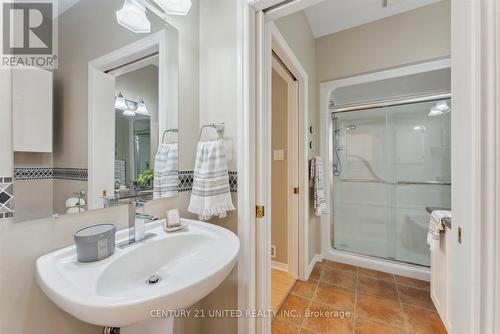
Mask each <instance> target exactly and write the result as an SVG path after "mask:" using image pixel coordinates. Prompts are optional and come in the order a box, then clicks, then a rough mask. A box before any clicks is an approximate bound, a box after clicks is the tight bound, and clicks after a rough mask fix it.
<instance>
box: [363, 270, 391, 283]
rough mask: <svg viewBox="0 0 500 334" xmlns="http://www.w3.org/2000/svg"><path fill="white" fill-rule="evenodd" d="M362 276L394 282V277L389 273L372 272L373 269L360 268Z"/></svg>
mask: <svg viewBox="0 0 500 334" xmlns="http://www.w3.org/2000/svg"><path fill="white" fill-rule="evenodd" d="M358 273H359V274H360V275H363V276H369V277H373V278H379V279H385V280H387V281H394V276H393V275H392V274H389V273H384V272H382V271H377V270H372V269H367V268H361V267H359V272H358Z"/></svg>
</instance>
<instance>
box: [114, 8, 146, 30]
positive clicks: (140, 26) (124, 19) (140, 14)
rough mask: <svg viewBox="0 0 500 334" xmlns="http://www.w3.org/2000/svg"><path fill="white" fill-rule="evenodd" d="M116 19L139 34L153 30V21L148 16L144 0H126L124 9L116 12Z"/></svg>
mask: <svg viewBox="0 0 500 334" xmlns="http://www.w3.org/2000/svg"><path fill="white" fill-rule="evenodd" d="M116 20H117V21H118V23H119V24H120V25H122V26H123V27H125V28H127V29H128V30H130V31H132V32H135V33H139V34H147V33H150V32H151V22H149V20H148V18H147V17H146V6H145V5H144V1H143V0H125V3H124V4H123V7H122V9H120V10H119V11H117V12H116Z"/></svg>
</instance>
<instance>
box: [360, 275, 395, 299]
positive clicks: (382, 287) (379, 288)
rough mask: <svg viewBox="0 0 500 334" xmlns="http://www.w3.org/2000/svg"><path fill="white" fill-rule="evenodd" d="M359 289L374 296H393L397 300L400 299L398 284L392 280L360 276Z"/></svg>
mask: <svg viewBox="0 0 500 334" xmlns="http://www.w3.org/2000/svg"><path fill="white" fill-rule="evenodd" d="M357 290H358V291H360V292H363V293H366V294H368V295H372V296H382V297H386V298H392V299H394V301H396V302H397V300H398V296H397V291H396V284H395V283H394V282H391V281H386V280H382V279H376V278H371V277H368V276H358V284H357Z"/></svg>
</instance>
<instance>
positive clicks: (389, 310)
mask: <svg viewBox="0 0 500 334" xmlns="http://www.w3.org/2000/svg"><path fill="white" fill-rule="evenodd" d="M356 314H357V316H359V317H362V318H367V319H371V320H375V321H378V322H381V323H384V324H387V325H390V326H393V327H398V328H405V321H404V314H403V312H402V310H401V305H400V304H399V303H397V302H395V301H394V300H393V299H388V298H384V297H374V296H370V295H367V294H364V293H360V292H358V295H357V304H356Z"/></svg>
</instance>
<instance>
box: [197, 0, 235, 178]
mask: <svg viewBox="0 0 500 334" xmlns="http://www.w3.org/2000/svg"><path fill="white" fill-rule="evenodd" d="M237 33H238V29H237V2H236V1H234V0H216V1H203V0H202V1H200V87H199V90H200V126H202V125H204V124H208V123H211V122H214V121H216V122H224V123H225V134H224V143H225V145H226V153H227V155H228V158H229V162H228V163H229V166H228V167H229V170H230V171H235V170H236V166H237V165H236V147H237V142H236V139H237V132H236V129H237V124H236V120H237V116H236V113H237V107H238V104H237V92H236V89H237V85H238V82H237V73H238V50H237V48H235V45H237V43H238V40H237V37H238V36H237ZM204 135H205V137H204V138H214V131H211V130H210V129H209V130H206V131H205V132H204Z"/></svg>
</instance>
